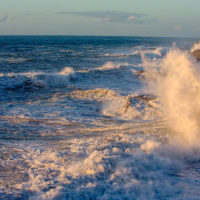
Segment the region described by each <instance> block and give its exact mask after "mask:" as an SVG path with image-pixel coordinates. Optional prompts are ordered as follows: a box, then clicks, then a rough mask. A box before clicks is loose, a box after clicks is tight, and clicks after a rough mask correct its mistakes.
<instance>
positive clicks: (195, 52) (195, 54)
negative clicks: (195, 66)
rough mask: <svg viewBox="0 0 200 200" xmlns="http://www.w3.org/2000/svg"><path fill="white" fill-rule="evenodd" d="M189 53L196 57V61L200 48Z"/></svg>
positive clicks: (199, 59) (198, 57) (199, 54)
mask: <svg viewBox="0 0 200 200" xmlns="http://www.w3.org/2000/svg"><path fill="white" fill-rule="evenodd" d="M191 55H192V56H193V57H194V58H196V60H197V61H200V49H198V50H195V51H193V52H192V53H191Z"/></svg>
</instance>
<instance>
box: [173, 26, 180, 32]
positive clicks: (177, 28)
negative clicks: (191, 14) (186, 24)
mask: <svg viewBox="0 0 200 200" xmlns="http://www.w3.org/2000/svg"><path fill="white" fill-rule="evenodd" d="M174 29H175V31H182V27H181V26H179V25H177V26H175V27H174Z"/></svg>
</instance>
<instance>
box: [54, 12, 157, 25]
mask: <svg viewBox="0 0 200 200" xmlns="http://www.w3.org/2000/svg"><path fill="white" fill-rule="evenodd" d="M57 14H59V15H69V14H71V15H78V16H84V17H91V18H96V19H99V20H101V21H104V22H118V23H147V22H148V23H149V22H154V21H155V20H154V19H152V18H150V17H149V16H148V15H146V14H138V13H130V12H122V11H90V12H57Z"/></svg>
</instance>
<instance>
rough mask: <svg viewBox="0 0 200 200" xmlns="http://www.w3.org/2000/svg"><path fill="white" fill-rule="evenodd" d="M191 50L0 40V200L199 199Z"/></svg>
mask: <svg viewBox="0 0 200 200" xmlns="http://www.w3.org/2000/svg"><path fill="white" fill-rule="evenodd" d="M195 42H197V39H195V38H162V37H97V36H95V37H94V36H93V37H89V36H0V199H2V200H3V199H9V200H15V199H16V200H25V199H30V200H61V199H63V200H68V199H69V200H96V199H98V200H108V199H109V200H110V199H112V200H123V199H124V200H125V199H126V200H129V199H130V200H134V199H136V200H168V199H170V200H174V199H178V200H188V199H191V200H195V199H196V200H197V199H199V198H200V190H199V188H200V148H199V144H200V137H199V134H200V133H199V132H200V123H199V119H200V101H199V99H200V80H199V77H200V76H199V75H200V73H199V69H200V68H199V63H197V62H196V60H195V58H193V57H192V56H191V54H190V52H191V51H193V50H195V49H198V48H200V45H199V44H198V43H196V44H195Z"/></svg>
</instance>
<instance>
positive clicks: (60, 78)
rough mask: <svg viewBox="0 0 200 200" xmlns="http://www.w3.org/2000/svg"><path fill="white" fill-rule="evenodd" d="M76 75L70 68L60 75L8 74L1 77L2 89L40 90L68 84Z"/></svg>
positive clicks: (0, 85)
mask: <svg viewBox="0 0 200 200" xmlns="http://www.w3.org/2000/svg"><path fill="white" fill-rule="evenodd" d="M74 74H75V72H74V70H73V69H72V68H70V67H66V68H64V69H63V70H62V71H60V72H58V73H54V74H53V73H44V72H25V73H7V74H1V76H0V88H1V89H40V88H45V87H47V88H48V87H54V86H61V85H66V84H68V82H69V80H70V77H73V76H74Z"/></svg>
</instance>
